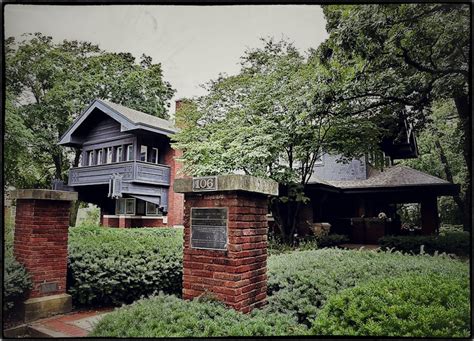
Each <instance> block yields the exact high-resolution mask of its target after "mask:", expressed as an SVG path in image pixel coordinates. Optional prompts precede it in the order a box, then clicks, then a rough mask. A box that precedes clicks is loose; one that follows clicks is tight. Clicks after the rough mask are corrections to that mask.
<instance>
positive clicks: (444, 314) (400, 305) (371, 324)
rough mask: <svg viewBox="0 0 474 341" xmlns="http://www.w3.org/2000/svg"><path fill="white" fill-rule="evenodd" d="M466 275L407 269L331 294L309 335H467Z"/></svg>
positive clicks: (467, 299) (468, 333) (468, 330)
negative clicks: (398, 274)
mask: <svg viewBox="0 0 474 341" xmlns="http://www.w3.org/2000/svg"><path fill="white" fill-rule="evenodd" d="M469 308H470V307H469V278H468V276H467V274H464V275H463V276H460V277H448V276H442V275H438V274H424V275H417V274H411V275H407V276H404V277H399V278H395V279H383V280H377V281H372V282H369V283H366V284H363V285H361V286H358V287H355V288H351V289H347V290H343V291H342V292H340V293H339V294H336V295H334V296H331V297H330V298H329V300H328V302H327V304H326V305H325V306H324V308H323V309H322V310H321V312H320V314H319V315H318V318H317V319H316V321H315V322H314V324H313V326H312V329H311V334H312V335H351V336H410V337H469V335H470V329H469V322H470V318H469V317H470V314H469V310H470V309H469Z"/></svg>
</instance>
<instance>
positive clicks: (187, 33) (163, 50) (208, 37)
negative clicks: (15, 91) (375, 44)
mask: <svg viewBox="0 0 474 341" xmlns="http://www.w3.org/2000/svg"><path fill="white" fill-rule="evenodd" d="M325 25H326V22H325V20H324V16H323V12H322V9H321V7H320V6H317V5H268V6H267V5H265V6H262V5H260V6H257V5H253V6H154V5H153V6H151V5H148V6H143V5H142V6H138V5H127V6H124V5H107V6H44V5H43V6H39V5H6V7H5V37H9V36H15V37H18V38H19V37H20V36H21V34H23V33H34V32H41V33H43V34H45V35H50V36H52V37H53V38H54V40H56V41H61V40H63V39H68V40H85V41H89V42H92V43H96V44H98V45H99V46H100V48H102V49H103V50H106V51H112V52H130V53H132V54H133V55H134V56H135V57H136V58H139V57H140V56H141V55H142V53H145V54H147V55H149V56H151V57H152V58H153V61H154V62H161V63H162V67H163V72H164V78H165V80H167V81H169V82H170V83H171V85H172V87H173V88H174V89H176V94H175V96H174V98H173V101H174V100H175V99H177V98H182V97H193V96H197V95H202V94H204V93H205V91H204V90H203V89H202V88H201V87H200V86H199V85H200V84H203V83H206V82H208V81H209V80H211V79H215V78H216V77H217V76H218V74H219V73H227V74H235V73H237V72H238V71H239V60H240V59H239V58H240V56H242V55H243V52H244V51H245V50H246V49H247V48H254V47H257V46H261V44H260V42H259V38H260V37H270V36H271V37H275V38H277V39H280V38H282V37H287V38H288V39H289V40H290V41H293V42H294V44H295V46H296V47H297V48H298V49H300V50H301V51H302V52H303V51H305V50H307V49H308V48H310V47H313V48H316V47H317V46H318V45H319V44H320V43H321V42H322V41H324V39H326V37H327V33H326V30H325ZM170 112H171V113H174V104H173V103H172V105H171V111H170Z"/></svg>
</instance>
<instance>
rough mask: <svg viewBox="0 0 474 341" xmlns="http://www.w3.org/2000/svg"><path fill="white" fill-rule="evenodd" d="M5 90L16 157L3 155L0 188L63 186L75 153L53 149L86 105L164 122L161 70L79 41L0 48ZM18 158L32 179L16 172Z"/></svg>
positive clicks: (45, 40)
mask: <svg viewBox="0 0 474 341" xmlns="http://www.w3.org/2000/svg"><path fill="white" fill-rule="evenodd" d="M6 83H7V91H8V94H7V99H8V101H7V104H8V105H7V107H6V121H7V126H6V136H7V139H6V145H7V146H12V148H16V149H17V152H18V154H16V153H15V152H7V153H6V154H5V158H6V162H5V163H6V165H8V169H7V177H6V184H7V185H13V186H17V187H24V186H33V187H38V186H40V187H46V186H49V182H50V180H51V178H53V177H54V178H58V179H62V180H65V179H66V176H67V170H68V169H69V168H70V166H71V164H72V165H77V162H78V160H79V153H78V152H77V151H76V153H75V155H74V156H71V154H70V153H68V151H67V150H66V149H65V148H63V147H60V146H58V145H57V142H58V140H59V138H60V137H61V136H62V134H63V133H64V132H65V131H66V129H67V128H68V127H69V126H70V124H71V123H72V121H73V119H74V118H75V117H77V115H78V114H79V113H80V112H81V110H83V109H84V107H85V106H87V104H89V103H90V102H91V101H92V100H93V99H94V98H103V99H107V100H110V101H113V102H116V103H119V104H123V105H126V106H129V107H131V108H133V109H137V110H142V111H145V112H147V113H149V114H152V115H156V116H159V117H163V118H166V117H167V112H166V110H167V107H168V106H169V100H170V99H171V97H172V95H173V92H174V90H173V89H172V88H171V86H170V84H169V83H168V82H165V81H164V80H163V75H162V70H161V65H160V64H153V63H152V59H151V58H150V57H148V56H145V55H143V56H142V58H141V62H140V64H136V63H135V58H134V57H133V56H132V55H131V54H129V53H109V52H105V51H102V50H100V49H99V47H98V46H97V45H93V44H91V43H88V42H82V41H67V40H64V41H63V42H61V43H55V42H53V39H52V37H48V36H44V35H42V34H41V33H35V34H34V35H32V34H28V35H26V39H24V40H22V41H20V42H18V43H17V42H16V41H15V39H14V38H8V39H7V40H6ZM18 131H20V132H21V134H19V135H18V134H17V132H18ZM20 155H23V156H24V155H29V156H30V157H29V158H30V160H28V161H29V163H28V164H29V165H31V166H33V168H34V169H35V174H36V175H35V176H31V174H28V173H27V172H25V171H24V170H25V169H24V166H23V161H24V159H25V158H24V157H23V158H22V159H20V157H19V156H20ZM31 156H33V157H31ZM16 170H20V171H19V172H16ZM15 172H16V173H15Z"/></svg>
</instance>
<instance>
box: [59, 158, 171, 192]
mask: <svg viewBox="0 0 474 341" xmlns="http://www.w3.org/2000/svg"><path fill="white" fill-rule="evenodd" d="M112 174H120V175H122V181H127V182H143V183H149V184H156V185H169V184H170V168H169V166H167V165H160V164H153V163H148V162H142V161H125V162H115V163H106V164H102V165H94V166H84V167H74V168H71V169H70V170H69V182H68V185H69V186H87V185H107V184H109V179H110V176H111V175H112Z"/></svg>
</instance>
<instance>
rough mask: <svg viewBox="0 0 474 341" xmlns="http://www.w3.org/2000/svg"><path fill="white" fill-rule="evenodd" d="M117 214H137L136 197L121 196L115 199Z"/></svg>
mask: <svg viewBox="0 0 474 341" xmlns="http://www.w3.org/2000/svg"><path fill="white" fill-rule="evenodd" d="M115 214H130V215H134V214H135V199H133V198H121V199H117V200H116V201H115Z"/></svg>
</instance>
